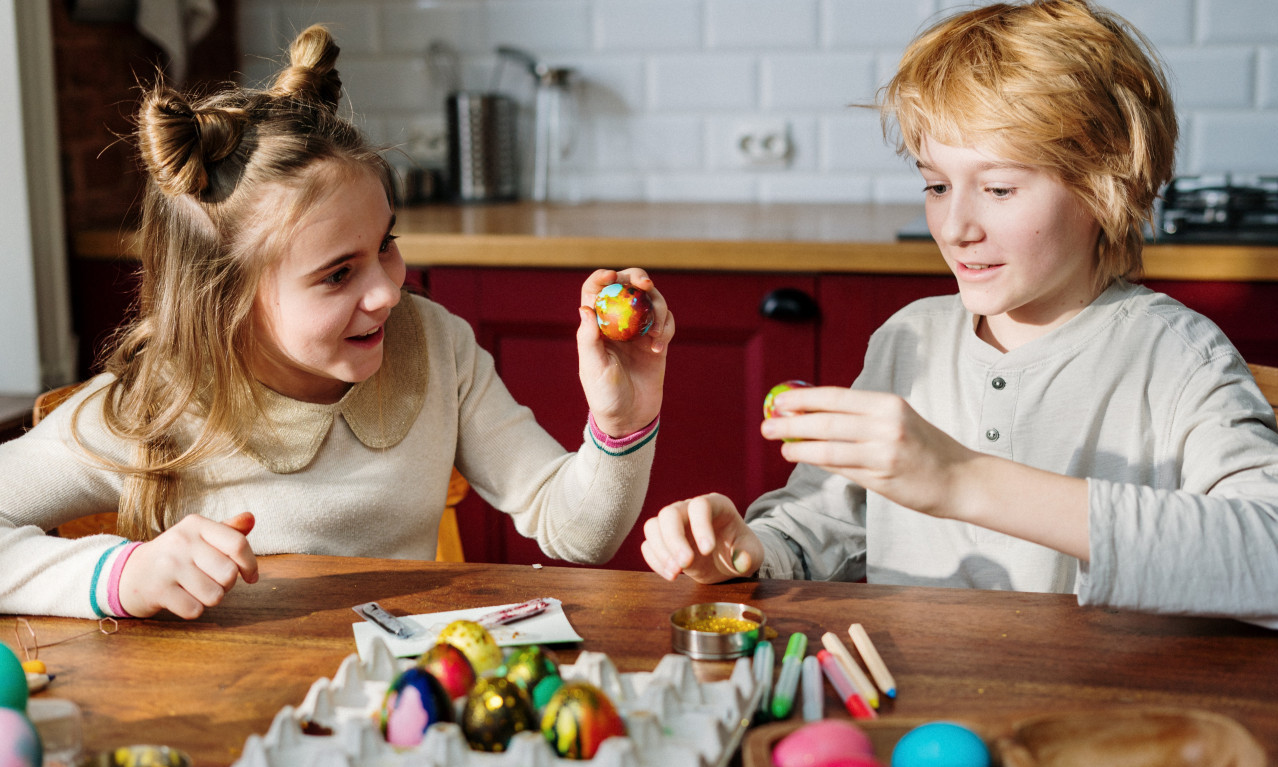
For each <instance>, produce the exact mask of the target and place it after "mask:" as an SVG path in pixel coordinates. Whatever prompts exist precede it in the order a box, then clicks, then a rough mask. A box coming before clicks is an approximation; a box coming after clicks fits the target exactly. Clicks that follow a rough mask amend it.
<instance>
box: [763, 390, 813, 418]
mask: <svg viewBox="0 0 1278 767" xmlns="http://www.w3.org/2000/svg"><path fill="white" fill-rule="evenodd" d="M811 386H812V384H810V383H808V382H807V381H782V382H781V383H779V384H777V385H776V386H773V387H772V389H770V390H769V391H768V394H767V396H765V397H764V398H763V417H764V418H777V417H779V416H787V415H796V414H795V413H792V412H790V411H788V410H779V409H777V406H776V405H775V404H774V402H775V400H776V398H777V395H778V394H780V393H781V392H787V391H790V390H791V389H807V388H811Z"/></svg>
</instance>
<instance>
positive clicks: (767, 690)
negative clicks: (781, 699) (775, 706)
mask: <svg viewBox="0 0 1278 767" xmlns="http://www.w3.org/2000/svg"><path fill="white" fill-rule="evenodd" d="M773 663H775V658H774V655H773V652H772V643H771V642H769V641H768V640H766V639H764V640H761V641H760V642H759V643H758V644H757V645H755V646H754V660H753V661H751V667H752V669H753V670H754V683H755V684H756V685H758V686H759V689H761V690H762V691H763V692H762V694H760V695H759V711H760V713H763V714H766V713H768V706H769V700H770V699H771V697H772V665H773Z"/></svg>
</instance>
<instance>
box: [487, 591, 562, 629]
mask: <svg viewBox="0 0 1278 767" xmlns="http://www.w3.org/2000/svg"><path fill="white" fill-rule="evenodd" d="M551 604H552V602H551V600H550V599H547V598H545V597H540V598H537V599H530V600H528V601H527V602H520V603H519V604H517V605H511V606H510V607H505V608H502V609H500V610H494V611H493V612H490V613H485V614H484V615H481V616H479V617H478V618H476V619H475V622H476V623H478V624H479V625H481V626H483V627H484V628H487V629H491V628H496V627H497V626H501V625H504V624H507V623H514V622H515V621H521V620H523V619H525V618H531V617H533V616H534V615H540V614H542V613H544V612H546V610H547V608H549V607H550V605H551Z"/></svg>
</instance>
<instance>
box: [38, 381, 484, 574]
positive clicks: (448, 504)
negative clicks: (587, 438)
mask: <svg viewBox="0 0 1278 767" xmlns="http://www.w3.org/2000/svg"><path fill="white" fill-rule="evenodd" d="M82 385H83V382H80V383H73V384H67V385H66V386H60V387H58V388H56V389H52V390H50V391H47V392H45V393H44V394H41V395H40V396H39V397H36V401H35V405H34V406H33V407H32V411H31V425H32V426H34V425H35V424H37V423H39V422H40V420H41V419H43V418H44V417H45V416H47V415H48V414H49V413H52V412H53V409H54V408H56V407H57V406H58V405H61V404H62V403H63V402H66V401H67V400H68V399H69V398H70V397H71V395H73V394H75V393H76V391H77V390H79V388H80V387H81V386H82ZM468 492H470V484H469V483H468V482H466V478H465V477H463V476H462V475H461V474H460V473H459V472H458V471H457V469H456V468H454V469H453V475H452V477H451V478H450V479H449V481H448V495H447V497H446V498H445V500H444V504H445V506H444V515H443V517H442V518H441V519H440V520H439V541H438V543H437V544H436V547H435V559H436V560H438V561H440V562H465V561H466V556H465V553H464V552H463V550H462V542H461V530H460V529H459V528H458V526H457V504H459V503H461V501H462V499H463V498H465V497H466V494H467V493H468ZM115 531H116V513H115V512H114V511H108V512H102V513H101V514H90V515H88V516H85V517H80V518H79V519H73V520H71V521H70V522H67V523H65V524H62V525H59V526H58V527H57V528H55V529H53V530H50V531H49V532H50V533H51V534H53V535H59V536H61V537H63V538H83V537H84V536H86V535H97V534H98V533H115Z"/></svg>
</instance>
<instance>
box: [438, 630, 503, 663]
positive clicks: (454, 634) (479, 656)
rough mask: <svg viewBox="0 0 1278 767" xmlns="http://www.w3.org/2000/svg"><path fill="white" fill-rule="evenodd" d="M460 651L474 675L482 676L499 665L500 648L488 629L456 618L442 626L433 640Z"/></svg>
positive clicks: (500, 660) (500, 658)
mask: <svg viewBox="0 0 1278 767" xmlns="http://www.w3.org/2000/svg"><path fill="white" fill-rule="evenodd" d="M435 641H436V642H437V643H442V644H450V645H452V646H453V647H456V648H457V649H458V650H461V651H462V654H463V655H465V656H466V660H468V661H470V667H471V668H472V669H474V671H475V675H476V676H483V675H484V674H487V673H488V672H489V671H493V670H494V669H496V668H497V667H498V666H500V665H501V662H502V655H501V648H500V647H498V646H497V640H496V639H493V635H492V634H490V633H488V629H486V628H484V627H483V626H481V625H479V624H478V623H476V622H474V621H468V620H456V621H453V622H452V623H450V624H448V625H447V626H445V627H444V630H443V631H441V632H439V636H438V637H436V640H435Z"/></svg>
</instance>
